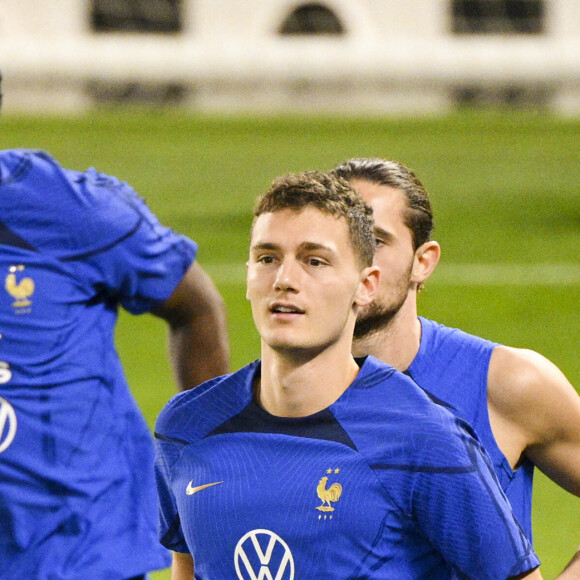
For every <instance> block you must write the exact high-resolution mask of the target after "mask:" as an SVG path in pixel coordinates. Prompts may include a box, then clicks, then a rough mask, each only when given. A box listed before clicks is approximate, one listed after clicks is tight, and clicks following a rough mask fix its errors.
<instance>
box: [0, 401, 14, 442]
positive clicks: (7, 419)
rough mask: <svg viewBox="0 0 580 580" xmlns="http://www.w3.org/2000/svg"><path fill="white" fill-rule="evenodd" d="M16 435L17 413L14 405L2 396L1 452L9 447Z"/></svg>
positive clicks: (0, 417)
mask: <svg viewBox="0 0 580 580" xmlns="http://www.w3.org/2000/svg"><path fill="white" fill-rule="evenodd" d="M15 435H16V413H15V412H14V408H13V407H12V405H11V404H10V403H9V402H8V401H7V400H6V399H3V398H2V397H0V453H2V451H4V450H5V449H7V448H8V447H9V446H10V444H11V443H12V441H13V440H14V436H15Z"/></svg>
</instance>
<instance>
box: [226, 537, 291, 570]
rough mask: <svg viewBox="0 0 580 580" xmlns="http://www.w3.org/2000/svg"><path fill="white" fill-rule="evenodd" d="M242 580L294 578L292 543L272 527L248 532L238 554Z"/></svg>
mask: <svg viewBox="0 0 580 580" xmlns="http://www.w3.org/2000/svg"><path fill="white" fill-rule="evenodd" d="M234 560H235V564H236V573H237V575H238V578H239V580H294V559H293V558H292V552H291V551H290V548H289V547H288V544H287V543H286V542H285V541H284V540H283V539H282V538H281V537H280V536H278V535H277V534H275V533H274V532H271V531H270V530H252V531H251V532H248V533H247V534H245V535H244V536H243V537H242V538H241V539H240V541H239V542H238V545H237V546H236V550H235V553H234Z"/></svg>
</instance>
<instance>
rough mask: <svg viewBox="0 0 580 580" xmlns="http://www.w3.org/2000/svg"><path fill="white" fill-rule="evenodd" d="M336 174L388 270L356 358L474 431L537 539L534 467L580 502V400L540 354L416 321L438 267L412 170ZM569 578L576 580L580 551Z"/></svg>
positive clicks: (348, 165) (381, 167)
mask: <svg viewBox="0 0 580 580" xmlns="http://www.w3.org/2000/svg"><path fill="white" fill-rule="evenodd" d="M333 173H334V174H336V175H337V176H340V177H343V178H344V179H347V180H348V181H349V182H350V183H351V184H352V185H353V186H354V187H355V189H356V190H357V191H358V192H359V194H360V195H361V196H362V197H363V199H364V200H365V201H366V202H367V203H368V204H369V205H370V206H371V207H372V208H373V210H374V218H375V236H376V240H377V251H376V253H375V264H376V265H377V266H379V267H380V269H381V272H382V277H381V287H380V290H379V292H378V294H377V298H376V299H375V300H374V301H373V303H372V304H371V305H369V306H367V307H365V308H364V309H362V310H361V312H360V314H359V317H358V320H357V324H356V327H355V340H354V350H353V352H354V353H355V355H356V356H362V355H365V354H372V355H374V356H375V357H377V358H379V359H380V360H382V361H385V362H387V363H389V364H391V365H393V366H394V367H395V368H397V369H399V370H402V371H406V372H407V373H408V374H409V375H410V376H411V377H412V378H413V379H414V380H415V382H416V383H417V384H419V385H420V386H421V387H423V388H424V389H425V390H426V391H428V392H429V393H430V394H431V395H432V396H434V397H436V398H437V399H439V400H441V401H443V402H445V404H447V405H449V406H450V407H452V408H453V409H455V410H456V411H457V413H459V415H460V416H461V417H462V418H464V419H465V420H466V421H467V422H468V423H469V424H470V425H472V427H473V428H474V429H475V431H476V432H477V434H478V435H479V438H480V439H481V442H482V443H483V445H484V447H485V448H486V450H487V451H488V453H489V455H490V456H491V458H492V461H493V464H494V468H495V472H496V475H497V477H498V478H499V481H500V483H501V486H502V488H503V490H504V491H505V493H506V495H507V497H508V499H509V501H510V503H511V505H512V507H513V509H514V511H515V513H516V515H517V518H518V520H519V521H520V523H521V524H522V526H523V529H524V531H525V533H526V535H527V536H528V538H529V539H530V541H531V539H532V522H531V501H532V478H533V470H534V465H536V466H538V467H539V468H540V469H541V470H542V471H543V472H544V473H545V474H546V475H548V476H549V477H550V478H551V479H552V480H554V481H555V482H556V483H557V484H558V485H560V486H561V487H563V488H564V489H566V490H567V491H569V492H570V493H573V494H575V495H577V496H580V397H578V395H577V393H576V391H575V390H574V388H573V387H572V385H570V383H569V382H568V380H567V379H566V378H565V377H564V375H563V374H562V373H561V372H560V371H559V370H558V369H557V368H556V367H555V366H554V365H553V364H552V363H551V362H550V361H548V360H546V359H545V358H544V357H542V356H541V355H539V354H537V353H535V352H531V351H529V350H522V349H516V348H510V347H507V346H503V345H499V344H496V343H494V342H490V341H488V340H484V339H482V338H478V337H476V336H472V335H469V334H466V333H465V332H462V331H461V330H458V329H453V328H447V327H445V326H442V325H440V324H437V323H436V322H434V321H432V320H427V319H425V318H422V317H418V316H417V295H418V292H419V291H420V289H421V287H422V285H423V283H424V282H425V281H426V280H427V279H428V278H429V276H430V275H431V274H432V272H433V270H434V269H435V267H436V266H437V263H438V261H439V256H440V247H439V244H438V243H437V242H435V241H433V240H431V239H430V234H431V230H432V228H433V215H432V209H431V204H430V201H429V196H428V193H427V191H426V190H425V188H424V187H423V185H422V183H421V182H420V180H419V179H418V178H417V176H416V175H415V174H414V173H413V172H412V171H411V170H410V169H408V168H407V167H405V166H403V165H401V164H400V163H397V162H394V161H386V160H382V159H364V158H363V159H351V160H348V161H346V162H344V163H342V164H340V165H339V166H338V167H337V168H336V169H335V170H333ZM565 574H566V576H564V575H562V576H561V577H562V578H564V577H566V578H580V552H578V553H577V554H576V557H575V559H574V561H573V562H572V563H571V565H570V566H569V567H568V568H567V569H566V572H565Z"/></svg>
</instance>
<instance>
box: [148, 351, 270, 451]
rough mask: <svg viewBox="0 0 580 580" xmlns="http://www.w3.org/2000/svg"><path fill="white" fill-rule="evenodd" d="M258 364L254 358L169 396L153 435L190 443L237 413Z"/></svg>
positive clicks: (249, 393)
mask: <svg viewBox="0 0 580 580" xmlns="http://www.w3.org/2000/svg"><path fill="white" fill-rule="evenodd" d="M258 365H259V361H255V362H253V363H251V364H250V365H247V366H245V367H244V368H242V369H240V370H239V371H237V372H235V373H231V374H227V375H223V376H221V377H216V378H214V379H211V380H210V381H207V382H205V383H203V384H201V385H199V386H198V387H194V388H193V389H191V390H189V391H184V392H181V393H178V394H177V395H175V396H174V397H172V398H171V400H170V401H169V402H168V403H167V405H165V407H164V408H163V410H162V411H161V413H160V414H159V417H158V418H157V421H156V423H155V436H156V437H157V438H159V439H171V440H175V441H179V442H183V443H191V442H193V441H195V440H198V439H200V438H203V437H205V436H206V435H207V434H208V433H210V432H211V431H212V430H214V429H215V428H216V427H218V426H219V425H221V424H222V423H224V422H225V421H227V420H228V419H230V418H231V417H233V416H234V415H237V414H238V413H239V412H240V411H241V410H242V409H243V408H244V407H245V406H246V405H248V403H249V402H250V401H251V399H252V383H253V377H254V374H255V372H256V369H257V367H258Z"/></svg>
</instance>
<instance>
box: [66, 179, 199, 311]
mask: <svg viewBox="0 0 580 580" xmlns="http://www.w3.org/2000/svg"><path fill="white" fill-rule="evenodd" d="M82 177H83V181H81V182H79V183H77V187H78V188H79V189H80V194H82V196H83V198H84V199H85V200H86V199H88V200H90V202H91V217H90V222H91V226H90V230H91V232H92V233H91V235H90V237H91V238H94V237H95V236H97V237H98V236H99V235H100V237H101V239H103V240H104V242H103V243H104V244H105V242H106V244H105V245H103V246H101V247H99V248H98V249H96V250H93V251H90V252H88V253H87V254H86V255H84V256H83V255H77V256H75V259H76V260H77V261H79V260H83V261H85V263H86V264H87V265H88V266H89V268H91V270H92V274H91V276H92V277H93V284H94V285H95V286H96V287H98V288H99V289H100V290H101V291H103V292H105V293H106V294H107V295H108V296H110V297H111V298H113V299H114V301H116V302H120V303H121V305H122V306H123V307H124V308H125V309H127V310H128V311H129V312H131V313H133V314H140V313H142V312H147V311H150V310H151V309H152V308H153V307H154V306H155V305H156V304H158V303H160V302H162V301H164V300H166V299H167V298H169V296H170V295H171V293H172V292H173V290H174V289H175V287H176V286H177V285H178V284H179V282H180V280H181V279H182V277H183V276H184V274H185V272H186V271H187V270H188V268H189V267H190V266H191V264H192V263H193V261H194V260H195V257H196V253H197V245H196V244H195V242H193V241H192V240H190V239H189V238H187V237H186V236H184V235H181V234H178V233H176V232H174V231H173V230H171V229H170V228H168V227H166V226H164V225H162V224H161V223H160V222H159V220H158V219H157V217H156V216H155V215H154V214H153V213H152V212H151V210H150V209H149V208H148V207H147V204H146V203H145V201H144V200H143V199H141V198H140V197H139V196H138V195H137V194H136V193H135V191H134V190H133V189H132V188H131V187H130V186H129V185H128V184H126V183H124V182H119V181H118V180H116V179H115V178H112V177H108V176H104V175H102V174H99V173H96V172H94V171H93V172H91V171H89V172H87V173H86V174H83V175H82ZM79 179H80V178H79ZM88 229H89V228H88V226H85V227H80V228H79V227H77V228H76V229H75V231H76V234H75V235H76V244H75V245H76V246H77V247H79V248H83V247H84V248H87V247H90V246H89V240H88V239H83V238H84V236H85V235H87V236H88V234H87V230H88ZM99 232H100V234H99Z"/></svg>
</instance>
